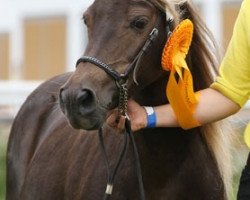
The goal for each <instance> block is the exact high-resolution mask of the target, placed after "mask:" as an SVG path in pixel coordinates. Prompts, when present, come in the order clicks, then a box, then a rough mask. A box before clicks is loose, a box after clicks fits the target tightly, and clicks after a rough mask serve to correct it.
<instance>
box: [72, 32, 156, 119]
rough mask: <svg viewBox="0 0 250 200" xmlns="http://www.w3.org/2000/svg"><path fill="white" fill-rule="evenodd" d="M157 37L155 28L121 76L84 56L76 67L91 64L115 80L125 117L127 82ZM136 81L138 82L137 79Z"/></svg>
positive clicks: (120, 111) (121, 111) (96, 60)
mask: <svg viewBox="0 0 250 200" xmlns="http://www.w3.org/2000/svg"><path fill="white" fill-rule="evenodd" d="M157 36H158V29H157V28H153V30H152V31H151V33H150V34H149V36H148V39H147V40H146V42H145V44H144V45H143V47H142V48H141V50H140V52H139V53H138V54H137V56H136V57H135V59H134V60H133V62H132V63H130V65H129V66H128V68H127V69H126V71H125V72H124V73H123V74H119V73H118V72H117V71H116V70H114V69H113V68H112V67H110V66H109V65H108V64H106V63H104V62H102V61H100V60H99V59H97V58H95V57H92V56H82V57H81V58H79V59H78V61H77V62H76V66H78V64H80V63H81V62H89V63H91V64H94V65H95V66H97V67H99V68H100V69H102V70H103V71H105V72H106V73H107V74H108V75H109V76H110V77H112V78H113V79H114V80H115V82H116V85H117V87H118V89H119V106H118V109H119V115H123V116H125V115H126V113H127V101H128V89H127V80H128V77H129V75H130V73H131V72H132V71H134V70H135V69H136V68H137V67H138V65H139V63H140V60H141V58H142V56H143V54H144V53H145V52H146V51H147V49H148V48H149V47H150V46H151V44H152V43H153V42H154V41H155V40H156V38H157ZM134 80H135V82H136V79H135V78H134Z"/></svg>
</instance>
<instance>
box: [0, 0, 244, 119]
mask: <svg viewBox="0 0 250 200" xmlns="http://www.w3.org/2000/svg"><path fill="white" fill-rule="evenodd" d="M92 1H93V0H71V1H68V0H53V1H51V0H36V1H32V0H0V116H1V113H2V116H3V113H5V111H6V112H7V113H10V112H9V109H10V108H11V109H12V108H13V106H14V110H13V112H11V113H12V114H15V112H16V110H17V109H18V108H19V106H20V104H21V103H22V102H23V101H24V99H25V97H26V96H27V94H28V93H29V92H30V91H31V90H32V89H33V88H34V87H36V86H37V84H39V83H40V82H41V81H42V80H45V79H48V78H50V77H52V76H54V75H56V74H60V73H63V72H65V71H71V70H74V68H75V62H76V60H77V58H79V56H80V55H81V54H82V53H83V50H84V47H85V45H86V41H87V37H86V30H85V28H84V25H83V23H82V20H81V17H82V14H83V12H84V10H85V9H86V8H87V7H88V6H89V5H90V4H91V3H92ZM194 2H195V3H196V4H197V5H198V8H199V10H200V12H201V14H202V15H203V17H204V19H205V20H206V22H207V24H208V26H209V27H210V29H211V30H212V32H213V33H214V35H215V37H216V39H217V41H218V42H219V43H220V44H223V45H222V46H224V47H226V46H227V44H228V41H229V39H230V37H231V34H232V28H233V24H234V22H235V19H236V16H237V14H238V11H239V8H240V4H241V0H209V1H208V0H195V1H194Z"/></svg>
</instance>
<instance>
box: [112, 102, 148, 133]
mask: <svg viewBox="0 0 250 200" xmlns="http://www.w3.org/2000/svg"><path fill="white" fill-rule="evenodd" d="M127 114H128V116H129V118H130V121H131V129H132V131H138V130H140V129H142V128H145V127H146V126H147V113H146V111H145V109H144V108H143V107H142V106H140V105H139V104H138V103H137V102H135V101H134V100H132V99H130V100H129V101H128V113H127ZM117 116H118V110H117V109H114V110H112V111H110V113H109V115H108V118H107V124H108V125H109V126H111V127H113V128H117V129H118V130H120V131H121V130H123V129H124V126H125V116H121V117H120V119H119V121H118V122H117Z"/></svg>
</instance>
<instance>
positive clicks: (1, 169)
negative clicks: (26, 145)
mask: <svg viewBox="0 0 250 200" xmlns="http://www.w3.org/2000/svg"><path fill="white" fill-rule="evenodd" d="M10 124H11V122H10V121H0V200H4V199H5V190H6V187H5V180H6V149H7V141H8V135H9V131H10Z"/></svg>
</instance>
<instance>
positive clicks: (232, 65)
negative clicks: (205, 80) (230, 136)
mask: <svg viewBox="0 0 250 200" xmlns="http://www.w3.org/2000/svg"><path fill="white" fill-rule="evenodd" d="M249 20H250V0H244V1H243V3H242V5H241V9H240V12H239V15H238V18H237V20H236V22H235V26H234V31H233V36H232V38H231V41H230V43H229V46H228V49H227V51H226V55H225V57H224V59H223V61H222V63H221V66H220V71H219V76H218V77H217V78H216V81H215V83H213V84H212V85H211V87H212V88H214V89H216V90H218V91H220V92H221V93H222V94H223V95H225V96H226V97H228V98H230V99H231V100H232V101H234V102H235V103H237V104H239V105H240V106H241V107H242V106H243V105H244V104H245V103H246V102H247V100H248V99H249V98H250V22H249ZM245 142H246V144H247V145H248V146H249V148H250V124H248V127H247V129H246V131H245Z"/></svg>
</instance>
